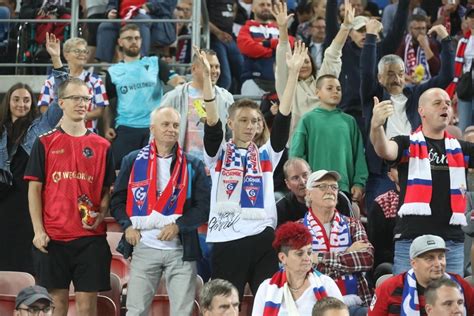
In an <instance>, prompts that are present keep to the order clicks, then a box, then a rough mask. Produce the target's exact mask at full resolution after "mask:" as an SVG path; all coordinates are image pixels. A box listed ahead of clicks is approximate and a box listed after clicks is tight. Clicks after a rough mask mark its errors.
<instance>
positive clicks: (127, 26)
mask: <svg viewBox="0 0 474 316" xmlns="http://www.w3.org/2000/svg"><path fill="white" fill-rule="evenodd" d="M127 31H138V32H140V28H139V27H138V25H136V24H133V23H127V24H125V25H124V26H122V27H121V28H120V31H119V37H120V35H122V33H124V32H127Z"/></svg>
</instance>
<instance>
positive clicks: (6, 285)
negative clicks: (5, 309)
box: [0, 271, 35, 315]
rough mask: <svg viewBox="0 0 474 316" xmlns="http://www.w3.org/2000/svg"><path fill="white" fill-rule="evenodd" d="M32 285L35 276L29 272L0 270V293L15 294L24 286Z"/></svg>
mask: <svg viewBox="0 0 474 316" xmlns="http://www.w3.org/2000/svg"><path fill="white" fill-rule="evenodd" d="M33 285H35V278H34V277H33V276H32V275H31V274H29V273H26V272H16V271H0V294H7V295H14V296H16V295H17V294H18V293H19V292H20V291H21V290H22V289H24V288H25V287H28V286H33ZM0 315H3V314H0Z"/></svg>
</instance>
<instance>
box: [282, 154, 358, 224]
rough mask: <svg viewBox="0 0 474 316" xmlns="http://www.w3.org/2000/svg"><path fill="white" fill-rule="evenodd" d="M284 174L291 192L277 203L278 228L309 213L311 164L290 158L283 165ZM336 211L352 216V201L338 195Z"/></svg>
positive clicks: (343, 195) (300, 159)
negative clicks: (308, 187) (308, 190)
mask: <svg viewBox="0 0 474 316" xmlns="http://www.w3.org/2000/svg"><path fill="white" fill-rule="evenodd" d="M283 173H284V175H285V184H286V187H287V188H288V190H290V192H288V193H287V194H286V195H285V196H284V197H282V198H281V199H280V200H278V202H277V213H278V223H277V226H280V225H281V224H283V223H285V222H288V221H293V222H294V221H297V220H299V219H301V218H303V217H304V215H305V214H306V212H307V211H308V207H307V206H306V201H305V196H306V182H307V180H308V177H309V175H310V174H311V168H310V167H309V164H308V163H307V162H306V160H304V159H302V158H290V159H288V160H287V161H286V162H285V164H284V165H283ZM336 209H337V210H338V211H339V212H341V213H342V214H344V215H347V216H349V214H351V211H352V206H351V201H350V200H349V198H348V197H347V196H346V195H345V194H344V193H342V192H338V193H337V206H336Z"/></svg>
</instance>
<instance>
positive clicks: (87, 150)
mask: <svg viewBox="0 0 474 316" xmlns="http://www.w3.org/2000/svg"><path fill="white" fill-rule="evenodd" d="M82 154H83V155H84V157H86V158H91V157H92V156H94V152H93V151H92V149H91V148H90V147H85V148H84V149H83V150H82Z"/></svg>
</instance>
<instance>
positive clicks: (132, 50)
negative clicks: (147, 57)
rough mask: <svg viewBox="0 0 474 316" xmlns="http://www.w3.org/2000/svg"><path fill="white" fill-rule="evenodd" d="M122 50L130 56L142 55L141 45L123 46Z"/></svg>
mask: <svg viewBox="0 0 474 316" xmlns="http://www.w3.org/2000/svg"><path fill="white" fill-rule="evenodd" d="M122 52H123V54H124V55H126V56H128V57H137V56H139V55H140V47H130V48H125V47H122Z"/></svg>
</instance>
